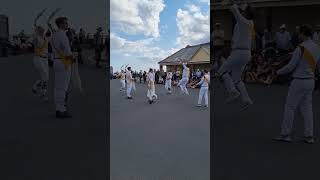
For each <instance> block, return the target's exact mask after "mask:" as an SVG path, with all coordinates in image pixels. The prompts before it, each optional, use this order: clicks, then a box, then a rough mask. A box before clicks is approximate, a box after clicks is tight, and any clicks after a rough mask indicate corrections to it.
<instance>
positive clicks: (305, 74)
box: [277, 39, 320, 78]
mask: <svg viewBox="0 0 320 180" xmlns="http://www.w3.org/2000/svg"><path fill="white" fill-rule="evenodd" d="M300 45H302V46H303V47H305V51H309V52H310V53H311V54H312V56H313V57H314V59H315V60H316V62H317V65H318V68H319V70H320V66H319V62H320V61H319V60H320V47H319V46H318V45H317V44H315V43H314V42H313V41H312V40H311V39H309V40H307V41H304V42H303V43H301V44H300ZM301 57H302V58H301ZM290 72H293V74H292V76H293V77H296V78H314V72H313V70H312V68H311V67H310V64H309V63H308V61H307V60H306V59H305V57H304V56H302V54H301V49H300V47H297V48H296V50H295V51H294V53H293V55H292V58H291V60H290V62H289V63H288V64H287V65H286V66H284V67H283V68H281V69H280V70H278V71H277V73H278V74H280V75H281V74H287V73H290Z"/></svg>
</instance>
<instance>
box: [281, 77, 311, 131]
mask: <svg viewBox="0 0 320 180" xmlns="http://www.w3.org/2000/svg"><path fill="white" fill-rule="evenodd" d="M313 89H314V80H313V79H305V80H301V79H294V80H293V81H291V84H290V87H289V91H288V96H287V100H286V104H285V110H284V118H283V122H282V131H281V134H290V133H291V131H292V127H293V120H294V113H295V110H296V109H297V108H299V110H300V112H301V114H302V117H303V119H304V135H305V136H313V112H312V92H313Z"/></svg>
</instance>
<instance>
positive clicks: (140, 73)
mask: <svg viewBox="0 0 320 180" xmlns="http://www.w3.org/2000/svg"><path fill="white" fill-rule="evenodd" d="M139 80H140V83H142V70H140V72H139Z"/></svg>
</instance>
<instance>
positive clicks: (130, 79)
mask: <svg viewBox="0 0 320 180" xmlns="http://www.w3.org/2000/svg"><path fill="white" fill-rule="evenodd" d="M132 79H133V78H132V74H131V71H127V72H126V80H127V83H132Z"/></svg>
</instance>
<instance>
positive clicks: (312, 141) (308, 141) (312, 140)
mask: <svg viewBox="0 0 320 180" xmlns="http://www.w3.org/2000/svg"><path fill="white" fill-rule="evenodd" d="M303 142H305V143H307V144H314V138H313V137H312V136H307V137H306V136H305V137H303Z"/></svg>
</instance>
